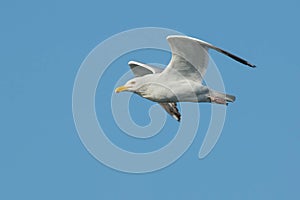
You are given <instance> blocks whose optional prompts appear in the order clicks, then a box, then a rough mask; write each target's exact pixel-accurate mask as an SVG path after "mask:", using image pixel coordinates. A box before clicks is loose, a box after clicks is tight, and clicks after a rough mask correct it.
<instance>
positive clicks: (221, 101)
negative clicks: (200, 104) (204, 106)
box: [209, 96, 228, 106]
mask: <svg viewBox="0 0 300 200" xmlns="http://www.w3.org/2000/svg"><path fill="white" fill-rule="evenodd" d="M209 98H210V102H211V103H216V104H223V105H226V106H227V105H228V103H227V102H226V99H223V98H220V97H212V96H210V97H209Z"/></svg>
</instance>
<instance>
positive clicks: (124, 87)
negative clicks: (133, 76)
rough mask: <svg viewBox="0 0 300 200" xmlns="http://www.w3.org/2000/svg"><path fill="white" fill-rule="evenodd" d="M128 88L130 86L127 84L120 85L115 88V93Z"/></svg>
mask: <svg viewBox="0 0 300 200" xmlns="http://www.w3.org/2000/svg"><path fill="white" fill-rule="evenodd" d="M126 90H128V88H127V87H126V86H120V87H118V88H116V89H115V93H119V92H123V91H126Z"/></svg>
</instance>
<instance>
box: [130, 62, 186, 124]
mask: <svg viewBox="0 0 300 200" xmlns="http://www.w3.org/2000/svg"><path fill="white" fill-rule="evenodd" d="M128 65H129V66H130V68H131V70H132V72H133V73H134V75H135V76H144V75H146V74H155V73H161V72H162V71H163V69H161V68H158V67H154V66H150V65H146V64H144V63H140V62H136V61H130V62H129V63H128ZM159 105H161V107H163V109H165V110H166V111H167V113H169V114H170V115H171V116H172V117H173V118H175V119H176V120H177V121H180V117H181V115H180V113H179V111H178V108H177V104H176V103H159Z"/></svg>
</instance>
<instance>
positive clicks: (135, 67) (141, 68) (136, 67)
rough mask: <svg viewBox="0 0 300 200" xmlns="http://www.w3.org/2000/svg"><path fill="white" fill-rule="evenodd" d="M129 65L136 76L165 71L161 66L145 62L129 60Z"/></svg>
mask: <svg viewBox="0 0 300 200" xmlns="http://www.w3.org/2000/svg"><path fill="white" fill-rule="evenodd" d="M128 65H129V67H130V69H131V71H132V72H133V74H134V75H135V76H136V77H138V76H145V75H147V74H155V73H160V72H162V71H163V69H161V68H158V67H154V66H151V65H146V64H144V63H140V62H137V61H129V62H128Z"/></svg>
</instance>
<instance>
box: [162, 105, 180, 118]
mask: <svg viewBox="0 0 300 200" xmlns="http://www.w3.org/2000/svg"><path fill="white" fill-rule="evenodd" d="M159 105H161V107H163V108H164V109H165V110H166V111H167V113H169V114H170V115H171V116H172V117H173V118H174V119H176V120H177V121H180V117H181V114H180V113H179V111H178V108H177V104H176V103H159Z"/></svg>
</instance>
